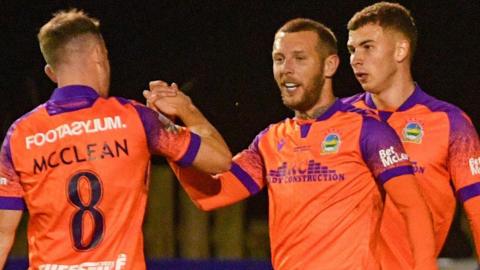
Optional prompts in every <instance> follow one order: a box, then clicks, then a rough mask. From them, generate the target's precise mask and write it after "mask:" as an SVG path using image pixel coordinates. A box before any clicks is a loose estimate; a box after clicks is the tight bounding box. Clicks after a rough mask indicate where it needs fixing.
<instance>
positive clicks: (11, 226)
mask: <svg viewBox="0 0 480 270" xmlns="http://www.w3.org/2000/svg"><path fill="white" fill-rule="evenodd" d="M21 217H22V211H18V210H0V269H3V267H4V266H5V261H6V260H7V256H8V253H9V252H10V249H11V248H12V244H13V240H14V239H15V232H16V230H17V227H18V223H19V222H20V218H21Z"/></svg>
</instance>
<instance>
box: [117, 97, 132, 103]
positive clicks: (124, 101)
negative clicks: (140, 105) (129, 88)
mask: <svg viewBox="0 0 480 270" xmlns="http://www.w3.org/2000/svg"><path fill="white" fill-rule="evenodd" d="M114 98H115V99H116V100H118V102H120V104H122V105H125V104H128V103H131V101H130V100H129V99H127V98H123V97H114Z"/></svg>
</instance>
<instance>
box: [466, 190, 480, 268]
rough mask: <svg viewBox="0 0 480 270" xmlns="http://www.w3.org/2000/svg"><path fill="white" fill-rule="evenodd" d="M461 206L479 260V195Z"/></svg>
mask: <svg viewBox="0 0 480 270" xmlns="http://www.w3.org/2000/svg"><path fill="white" fill-rule="evenodd" d="M463 207H464V209H465V212H466V214H467V219H468V222H469V223H470V230H471V231H472V235H473V239H474V242H475V249H476V252H477V259H478V261H479V262H480V196H476V197H473V198H471V199H469V200H467V201H466V202H465V203H464V204H463Z"/></svg>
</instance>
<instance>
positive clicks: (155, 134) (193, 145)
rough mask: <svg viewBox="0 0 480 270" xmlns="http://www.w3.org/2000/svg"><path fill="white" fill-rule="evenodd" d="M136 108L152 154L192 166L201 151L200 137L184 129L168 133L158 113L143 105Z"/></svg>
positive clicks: (183, 165)
mask: <svg viewBox="0 0 480 270" xmlns="http://www.w3.org/2000/svg"><path fill="white" fill-rule="evenodd" d="M134 106H135V109H136V110H137V112H138V114H139V116H140V119H141V121H142V123H143V127H144V129H145V136H146V138H147V144H148V149H149V151H150V153H152V154H161V155H163V156H166V157H167V158H171V159H172V160H175V162H177V163H178V164H179V165H180V166H182V167H186V166H190V165H191V164H192V163H193V161H194V160H195V158H196V156H197V154H198V151H199V149H200V145H201V138H200V136H198V135H197V134H195V133H193V132H190V131H186V130H185V129H183V128H182V129H180V130H179V132H177V133H172V132H168V131H166V129H165V126H164V125H163V124H162V122H160V120H159V119H158V113H157V112H155V111H153V110H152V109H150V108H147V107H145V106H144V105H141V104H135V105H134Z"/></svg>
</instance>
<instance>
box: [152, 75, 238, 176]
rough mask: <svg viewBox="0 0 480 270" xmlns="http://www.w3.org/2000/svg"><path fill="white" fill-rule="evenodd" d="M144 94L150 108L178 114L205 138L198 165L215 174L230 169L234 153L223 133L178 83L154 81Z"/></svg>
mask: <svg viewBox="0 0 480 270" xmlns="http://www.w3.org/2000/svg"><path fill="white" fill-rule="evenodd" d="M144 96H145V98H147V104H148V105H149V107H150V108H152V109H155V110H157V111H159V112H161V113H163V114H166V115H169V116H173V117H178V118H179V119H180V120H182V122H183V124H184V125H185V126H186V127H187V128H188V129H189V130H191V131H192V132H194V133H196V134H197V135H199V136H200V137H201V138H202V144H201V145H200V149H199V152H198V154H197V156H196V158H195V160H194V161H193V166H194V167H196V168H198V169H200V170H202V171H205V172H207V173H211V174H216V173H219V172H223V171H227V170H228V169H230V163H231V160H232V154H231V152H230V150H229V149H228V146H227V144H226V143H225V141H224V140H223V138H222V136H221V135H220V133H219V132H218V131H217V130H216V129H215V127H213V125H212V124H211V123H210V122H209V121H208V120H207V119H206V118H205V116H203V114H202V113H201V112H200V111H199V110H198V108H197V107H196V106H195V105H194V104H193V103H192V101H191V99H190V98H189V97H188V96H186V95H185V94H184V93H182V92H181V91H180V90H179V89H178V87H177V85H176V84H174V83H173V84H172V85H171V86H169V85H168V84H166V83H165V82H162V81H153V82H150V91H144Z"/></svg>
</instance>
